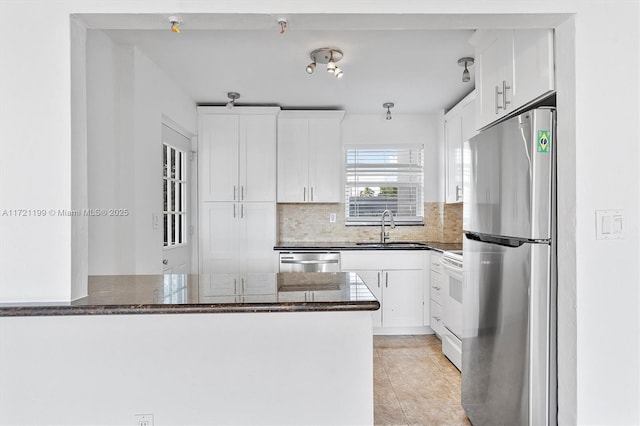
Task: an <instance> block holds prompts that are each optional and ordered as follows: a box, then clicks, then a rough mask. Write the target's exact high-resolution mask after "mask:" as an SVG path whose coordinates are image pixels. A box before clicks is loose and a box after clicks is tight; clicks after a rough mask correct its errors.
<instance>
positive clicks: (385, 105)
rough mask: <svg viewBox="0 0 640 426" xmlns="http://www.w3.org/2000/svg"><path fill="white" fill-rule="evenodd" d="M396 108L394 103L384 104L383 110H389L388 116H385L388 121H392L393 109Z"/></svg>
mask: <svg viewBox="0 0 640 426" xmlns="http://www.w3.org/2000/svg"><path fill="white" fill-rule="evenodd" d="M394 106H395V104H394V103H393V102H385V103H383V104H382V108H386V109H387V114H386V115H385V118H386V119H387V120H391V108H393V107H394Z"/></svg>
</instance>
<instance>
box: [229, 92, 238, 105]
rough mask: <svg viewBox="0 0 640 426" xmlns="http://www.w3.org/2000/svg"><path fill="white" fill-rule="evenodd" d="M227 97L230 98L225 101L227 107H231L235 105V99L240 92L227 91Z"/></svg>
mask: <svg viewBox="0 0 640 426" xmlns="http://www.w3.org/2000/svg"><path fill="white" fill-rule="evenodd" d="M227 97H228V98H229V99H231V100H230V101H229V102H227V108H229V109H231V108H233V107H234V106H235V105H236V99H240V93H238V92H229V93H227Z"/></svg>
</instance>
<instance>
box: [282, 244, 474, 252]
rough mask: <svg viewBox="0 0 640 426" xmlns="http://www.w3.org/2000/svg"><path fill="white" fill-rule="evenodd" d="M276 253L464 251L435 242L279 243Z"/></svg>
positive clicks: (457, 246)
mask: <svg viewBox="0 0 640 426" xmlns="http://www.w3.org/2000/svg"><path fill="white" fill-rule="evenodd" d="M273 249H274V250H276V251H305V250H308V251H327V250H334V251H340V250H435V251H439V252H444V251H449V250H462V244H461V243H439V242H433V241H391V242H389V243H387V244H379V243H376V242H375V241H369V242H311V241H299V242H279V243H278V244H277V245H276V246H275V247H273Z"/></svg>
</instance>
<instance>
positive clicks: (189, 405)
mask: <svg viewBox="0 0 640 426" xmlns="http://www.w3.org/2000/svg"><path fill="white" fill-rule="evenodd" d="M0 336H2V345H0V360H1V361H2V362H0V378H1V380H0V424H2V425H19V424H29V425H133V424H136V423H134V418H133V415H134V414H136V413H144V414H153V415H154V422H155V424H156V425H212V424H216V425H223V424H224V425H230V424H245V425H251V424H254V425H257V424H272V425H285V424H289V425H303V424H311V423H313V424H318V425H329V424H332V425H339V424H344V425H365V424H373V342H372V335H371V313H370V312H368V311H362V312H305V313H289V312H285V313H256V314H173V315H97V316H81V317H64V316H62V317H60V316H59V317H50V318H44V317H30V318H0Z"/></svg>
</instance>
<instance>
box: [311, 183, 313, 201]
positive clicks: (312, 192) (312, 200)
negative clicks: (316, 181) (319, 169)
mask: <svg viewBox="0 0 640 426" xmlns="http://www.w3.org/2000/svg"><path fill="white" fill-rule="evenodd" d="M311 201H313V186H312V187H311Z"/></svg>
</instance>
